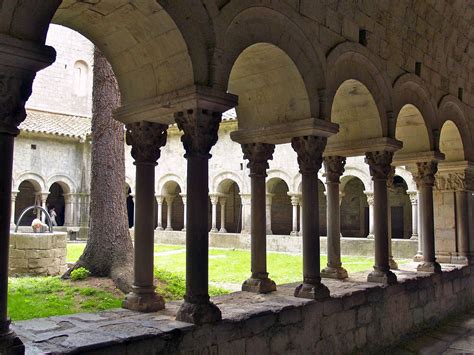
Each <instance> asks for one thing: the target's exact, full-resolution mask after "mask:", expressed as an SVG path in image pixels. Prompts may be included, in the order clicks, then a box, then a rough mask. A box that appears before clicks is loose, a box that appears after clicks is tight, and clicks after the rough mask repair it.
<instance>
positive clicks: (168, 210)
mask: <svg viewBox="0 0 474 355" xmlns="http://www.w3.org/2000/svg"><path fill="white" fill-rule="evenodd" d="M165 200H166V229H165V231H172V230H173V226H172V225H171V217H172V216H173V201H174V196H172V195H167V196H165Z"/></svg>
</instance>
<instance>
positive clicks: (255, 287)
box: [242, 277, 276, 293]
mask: <svg viewBox="0 0 474 355" xmlns="http://www.w3.org/2000/svg"><path fill="white" fill-rule="evenodd" d="M242 291H247V292H255V293H268V292H273V291H276V284H275V282H274V281H273V280H271V279H269V278H265V279H255V278H252V277H250V278H249V279H247V280H245V281H244V283H243V284H242Z"/></svg>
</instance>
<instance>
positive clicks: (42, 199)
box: [36, 192, 57, 223]
mask: <svg viewBox="0 0 474 355" xmlns="http://www.w3.org/2000/svg"><path fill="white" fill-rule="evenodd" d="M48 195H49V192H38V193H37V194H36V197H37V201H38V202H39V205H40V206H41V207H43V208H44V209H45V210H47V208H46V200H47V199H48ZM40 216H41V217H40ZM36 218H40V219H41V222H43V223H46V214H45V213H44V212H43V211H42V210H41V209H39V208H38V209H37V215H36ZM56 222H57V221H56Z"/></svg>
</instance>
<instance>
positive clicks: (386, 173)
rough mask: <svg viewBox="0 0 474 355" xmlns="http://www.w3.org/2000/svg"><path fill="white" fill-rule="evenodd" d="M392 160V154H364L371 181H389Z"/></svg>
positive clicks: (382, 152)
mask: <svg viewBox="0 0 474 355" xmlns="http://www.w3.org/2000/svg"><path fill="white" fill-rule="evenodd" d="M392 159H393V152H387V151H377V152H367V153H365V162H366V164H368V165H369V170H370V176H372V180H377V179H389V177H390V174H391V173H392V166H391V164H392ZM392 178H393V176H392Z"/></svg>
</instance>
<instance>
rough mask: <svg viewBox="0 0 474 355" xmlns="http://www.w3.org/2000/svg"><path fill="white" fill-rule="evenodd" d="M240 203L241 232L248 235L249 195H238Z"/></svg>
mask: <svg viewBox="0 0 474 355" xmlns="http://www.w3.org/2000/svg"><path fill="white" fill-rule="evenodd" d="M240 199H241V201H242V231H241V232H240V233H250V194H240Z"/></svg>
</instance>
